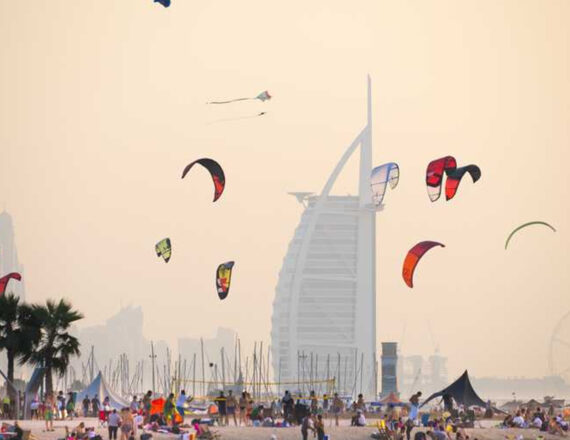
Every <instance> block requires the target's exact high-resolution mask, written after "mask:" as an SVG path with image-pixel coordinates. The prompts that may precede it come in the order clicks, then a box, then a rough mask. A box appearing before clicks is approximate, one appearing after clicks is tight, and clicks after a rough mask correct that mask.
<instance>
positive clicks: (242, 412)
mask: <svg viewBox="0 0 570 440" xmlns="http://www.w3.org/2000/svg"><path fill="white" fill-rule="evenodd" d="M246 408H247V393H246V392H245V391H243V392H242V393H241V397H240V398H239V424H240V426H241V423H242V422H243V424H244V425H245V426H247V419H246V418H245V410H246Z"/></svg>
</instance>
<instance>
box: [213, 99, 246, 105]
mask: <svg viewBox="0 0 570 440" xmlns="http://www.w3.org/2000/svg"><path fill="white" fill-rule="evenodd" d="M251 99H255V98H236V99H230V100H229V101H210V102H207V103H206V104H230V103H232V102H238V101H249V100H251Z"/></svg>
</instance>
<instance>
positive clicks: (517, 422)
mask: <svg viewBox="0 0 570 440" xmlns="http://www.w3.org/2000/svg"><path fill="white" fill-rule="evenodd" d="M512 426H513V427H515V428H526V423H525V421H524V418H523V416H522V413H521V412H520V411H517V414H516V415H515V417H514V418H513V421H512Z"/></svg>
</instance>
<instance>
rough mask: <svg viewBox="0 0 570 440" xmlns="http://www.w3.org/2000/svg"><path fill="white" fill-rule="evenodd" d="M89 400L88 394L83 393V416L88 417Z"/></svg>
mask: <svg viewBox="0 0 570 440" xmlns="http://www.w3.org/2000/svg"><path fill="white" fill-rule="evenodd" d="M90 402H91V401H90V400H89V395H87V394H86V395H85V398H84V399H83V402H81V403H82V405H83V417H89V403H90Z"/></svg>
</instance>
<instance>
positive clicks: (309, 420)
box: [301, 414, 317, 440]
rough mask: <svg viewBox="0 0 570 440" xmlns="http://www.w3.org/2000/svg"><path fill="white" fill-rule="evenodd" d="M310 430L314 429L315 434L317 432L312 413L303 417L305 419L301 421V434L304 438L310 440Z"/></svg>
mask: <svg viewBox="0 0 570 440" xmlns="http://www.w3.org/2000/svg"><path fill="white" fill-rule="evenodd" d="M309 431H313V434H316V433H317V431H316V429H315V426H314V423H313V416H312V415H311V414H309V415H307V416H305V417H303V421H302V422H301V434H302V435H303V440H308V438H309Z"/></svg>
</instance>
